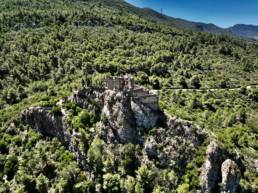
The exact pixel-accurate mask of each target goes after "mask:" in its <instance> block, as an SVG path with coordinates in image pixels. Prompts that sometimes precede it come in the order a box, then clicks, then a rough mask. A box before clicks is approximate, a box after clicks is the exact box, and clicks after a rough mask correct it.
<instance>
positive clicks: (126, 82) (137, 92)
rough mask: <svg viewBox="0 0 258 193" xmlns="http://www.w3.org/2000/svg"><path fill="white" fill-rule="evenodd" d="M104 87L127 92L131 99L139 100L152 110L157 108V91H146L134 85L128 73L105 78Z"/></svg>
mask: <svg viewBox="0 0 258 193" xmlns="http://www.w3.org/2000/svg"><path fill="white" fill-rule="evenodd" d="M106 89H107V90H113V91H115V92H127V93H128V94H129V95H130V97H131V99H132V100H133V101H135V102H140V103H142V104H144V105H147V106H149V107H150V108H152V109H154V110H158V109H159V105H158V103H159V97H158V92H157V91H154V90H151V91H147V90H144V88H142V87H140V86H138V85H135V82H134V79H133V77H132V76H130V75H125V76H122V77H121V76H120V77H117V76H112V77H108V78H107V80H106Z"/></svg>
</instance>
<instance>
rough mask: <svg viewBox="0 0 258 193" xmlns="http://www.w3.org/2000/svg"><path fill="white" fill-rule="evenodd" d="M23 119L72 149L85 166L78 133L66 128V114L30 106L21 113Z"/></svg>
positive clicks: (47, 108) (79, 161) (78, 160)
mask: <svg viewBox="0 0 258 193" xmlns="http://www.w3.org/2000/svg"><path fill="white" fill-rule="evenodd" d="M22 115H23V119H24V120H25V121H26V122H27V123H28V124H29V125H30V126H31V127H32V128H34V129H36V130H37V131H39V132H40V133H41V134H43V135H44V136H49V137H56V138H58V140H59V141H60V142H61V143H62V144H63V145H64V146H66V147H67V149H69V150H70V151H72V152H73V153H74V154H75V156H76V159H77V162H78V163H80V165H81V166H82V167H85V166H86V164H85V163H86V161H85V152H83V151H81V149H80V145H79V143H78V140H77V138H80V134H79V133H76V132H75V131H74V130H72V131H69V130H68V124H67V123H66V115H65V112H64V110H63V112H62V113H61V114H60V115H58V116H55V115H53V114H52V112H51V108H49V107H31V108H29V109H27V110H25V111H24V112H23V113H22Z"/></svg>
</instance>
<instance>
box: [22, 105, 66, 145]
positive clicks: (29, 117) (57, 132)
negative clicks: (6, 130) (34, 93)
mask: <svg viewBox="0 0 258 193" xmlns="http://www.w3.org/2000/svg"><path fill="white" fill-rule="evenodd" d="M23 117H24V120H25V121H26V122H27V123H28V124H29V125H30V126H31V127H33V128H34V129H36V130H37V131H39V132H40V133H42V134H43V135H46V136H50V137H57V138H58V139H59V140H61V141H62V142H65V141H66V133H65V131H64V125H63V120H62V119H63V116H54V115H52V114H51V108H48V107H31V108H29V109H27V110H26V111H24V112H23Z"/></svg>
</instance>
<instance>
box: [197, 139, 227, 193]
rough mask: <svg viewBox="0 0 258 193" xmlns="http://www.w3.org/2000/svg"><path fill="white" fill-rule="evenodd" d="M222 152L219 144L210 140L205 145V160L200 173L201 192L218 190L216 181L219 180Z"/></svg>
mask: <svg viewBox="0 0 258 193" xmlns="http://www.w3.org/2000/svg"><path fill="white" fill-rule="evenodd" d="M222 156H223V152H222V149H221V147H220V146H219V144H218V143H217V142H215V141H213V142H211V143H210V144H209V146H208V147H207V151H206V161H205V163H204V166H203V170H202V174H201V186H202V190H203V192H207V193H213V192H214V193H215V192H218V191H219V187H218V183H219V182H220V180H221V170H220V168H221V164H222V161H223V157H222Z"/></svg>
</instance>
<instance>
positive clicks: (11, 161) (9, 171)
mask: <svg viewBox="0 0 258 193" xmlns="http://www.w3.org/2000/svg"><path fill="white" fill-rule="evenodd" d="M17 170H18V158H17V157H16V155H10V156H8V157H7V160H6V162H5V165H4V174H5V175H7V179H8V180H12V179H13V177H14V175H15V173H16V171H17Z"/></svg>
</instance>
